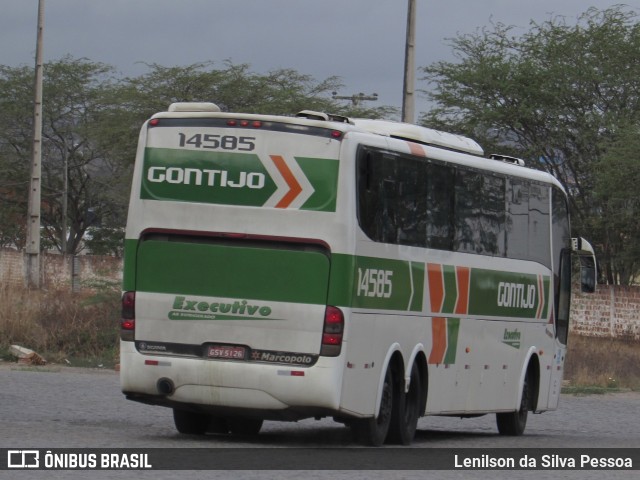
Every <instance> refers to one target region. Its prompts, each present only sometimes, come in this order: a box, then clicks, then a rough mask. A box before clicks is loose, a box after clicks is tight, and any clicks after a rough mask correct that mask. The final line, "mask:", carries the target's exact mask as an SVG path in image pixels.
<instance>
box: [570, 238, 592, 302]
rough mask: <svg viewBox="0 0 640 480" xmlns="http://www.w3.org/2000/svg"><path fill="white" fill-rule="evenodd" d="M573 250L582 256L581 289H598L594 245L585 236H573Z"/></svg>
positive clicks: (585, 291)
mask: <svg viewBox="0 0 640 480" xmlns="http://www.w3.org/2000/svg"><path fill="white" fill-rule="evenodd" d="M571 243H572V250H573V251H574V252H575V253H577V254H578V255H579V257H580V291H582V292H583V293H593V292H595V291H596V278H597V266H596V255H595V252H594V250H593V247H592V246H591V244H590V243H589V242H587V241H586V240H585V239H584V238H572V239H571Z"/></svg>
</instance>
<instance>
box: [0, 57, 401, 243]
mask: <svg viewBox="0 0 640 480" xmlns="http://www.w3.org/2000/svg"><path fill="white" fill-rule="evenodd" d="M148 68H149V72H147V73H145V74H143V75H140V76H138V77H133V78H117V77H116V76H115V75H114V72H113V68H112V67H110V66H108V65H105V64H102V63H97V62H91V61H89V60H87V59H74V58H72V57H64V58H63V59H61V60H58V61H53V62H49V63H47V64H46V65H45V66H44V102H43V107H44V111H43V145H42V150H43V161H42V189H43V194H42V199H43V201H42V205H43V207H42V215H41V217H42V224H43V227H44V228H43V233H44V236H45V238H44V239H43V242H42V244H43V245H44V246H46V247H48V248H57V249H58V250H60V251H64V252H65V253H70V254H75V253H78V251H79V250H81V249H82V248H83V247H84V246H87V247H89V248H90V249H91V251H93V252H94V253H113V254H119V253H120V252H121V249H122V241H121V240H122V238H123V228H124V224H125V220H126V218H125V216H126V207H127V203H128V199H129V190H130V184H131V171H132V168H133V161H134V159H135V151H136V143H137V140H138V133H139V129H140V127H141V125H142V124H143V122H144V121H145V120H146V119H148V118H149V117H150V116H151V115H152V114H154V113H156V112H159V111H165V110H166V109H167V107H168V106H169V105H170V104H171V103H173V102H190V101H213V102H215V103H217V104H219V105H220V107H221V108H223V109H224V110H227V111H234V112H250V113H265V114H275V115H282V114H295V113H296V112H298V111H299V110H303V109H311V110H321V111H327V112H331V113H337V114H341V115H350V116H368V117H379V116H383V115H385V114H388V113H390V112H393V109H390V108H389V107H379V108H374V109H366V108H362V107H360V108H357V109H356V108H354V107H352V106H347V107H344V106H341V105H340V104H338V103H336V102H335V101H334V100H332V99H331V97H330V95H331V92H333V91H334V90H337V89H338V88H339V87H340V81H339V79H338V78H337V77H329V78H327V79H325V80H323V81H320V82H317V81H316V80H314V79H313V78H312V77H311V76H309V75H304V74H301V73H298V72H296V71H295V70H292V69H278V70H274V71H271V72H268V73H266V74H259V73H255V72H252V71H251V70H250V67H249V65H246V64H241V65H234V64H232V63H231V62H226V63H225V64H224V67H223V68H221V69H215V68H213V64H212V63H208V62H207V63H196V64H192V65H187V66H184V67H164V66H161V65H157V64H151V65H148ZM32 85H33V70H32V69H31V68H27V67H18V68H11V67H2V66H0V173H1V174H2V177H0V178H1V180H0V206H1V207H2V211H1V212H0V245H15V246H17V247H21V246H23V245H24V241H25V239H24V236H25V226H26V203H27V195H26V193H27V188H28V182H29V171H28V167H29V165H30V153H31V136H32V121H33V120H32V115H33V113H32V112H33V107H32V102H33V89H32ZM65 179H66V182H65ZM65 200H66V201H65ZM65 212H66V214H65ZM91 227H95V228H91ZM89 228H91V231H90V234H89V235H85V233H86V232H87V230H88V229H89ZM65 233H66V234H65Z"/></svg>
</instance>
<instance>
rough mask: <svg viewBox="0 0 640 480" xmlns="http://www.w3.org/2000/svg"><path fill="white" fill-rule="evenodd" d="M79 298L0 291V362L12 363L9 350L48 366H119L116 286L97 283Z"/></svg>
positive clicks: (57, 292)
mask: <svg viewBox="0 0 640 480" xmlns="http://www.w3.org/2000/svg"><path fill="white" fill-rule="evenodd" d="M85 287H86V288H85V289H84V290H83V292H82V293H72V292H70V291H69V289H68V288H66V289H50V290H46V291H45V290H41V291H35V290H27V289H24V288H17V287H11V286H7V285H2V286H0V358H2V359H3V360H7V361H17V358H16V357H14V356H13V355H12V354H11V353H10V346H11V345H20V346H22V347H26V348H29V349H31V350H33V351H35V352H36V353H38V355H40V356H41V357H44V358H45V359H46V360H47V362H48V363H55V364H61V365H70V366H86V367H98V366H103V367H104V368H113V366H114V365H115V364H116V363H118V356H119V353H118V335H119V318H120V285H119V284H118V283H116V282H99V283H94V284H91V285H86V286H85Z"/></svg>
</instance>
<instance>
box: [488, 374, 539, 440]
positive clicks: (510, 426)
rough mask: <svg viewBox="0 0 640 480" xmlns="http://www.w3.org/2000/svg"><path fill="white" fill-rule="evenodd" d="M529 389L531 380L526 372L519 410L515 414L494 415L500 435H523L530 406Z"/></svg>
mask: <svg viewBox="0 0 640 480" xmlns="http://www.w3.org/2000/svg"><path fill="white" fill-rule="evenodd" d="M531 389H532V385H531V378H530V375H529V372H527V375H526V376H525V377H524V385H523V386H522V400H521V401H520V408H519V409H518V410H516V411H515V412H501V413H496V422H497V424H498V432H499V433H500V435H509V436H519V435H522V434H523V433H524V429H525V427H526V426H527V417H528V414H529V410H531V405H532V398H531V394H532V390H531Z"/></svg>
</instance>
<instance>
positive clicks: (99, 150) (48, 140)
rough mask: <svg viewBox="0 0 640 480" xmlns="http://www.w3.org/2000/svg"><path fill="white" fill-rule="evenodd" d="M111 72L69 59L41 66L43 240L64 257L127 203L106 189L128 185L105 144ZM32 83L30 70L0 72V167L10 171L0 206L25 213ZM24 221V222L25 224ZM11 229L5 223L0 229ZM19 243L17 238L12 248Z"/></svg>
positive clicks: (121, 211) (122, 169) (4, 69)
mask: <svg viewBox="0 0 640 480" xmlns="http://www.w3.org/2000/svg"><path fill="white" fill-rule="evenodd" d="M111 73H112V70H111V67H109V66H106V65H104V64H101V63H95V62H90V61H88V60H86V59H80V60H77V59H72V58H70V57H65V58H63V59H62V60H59V61H55V62H49V63H47V64H45V66H44V91H43V96H44V102H43V134H42V136H43V142H42V158H43V160H42V211H41V220H42V225H43V235H44V237H45V238H44V239H43V243H44V244H45V245H47V244H48V245H49V246H51V247H55V248H57V249H58V250H60V251H63V250H64V253H77V252H78V251H79V250H80V249H81V247H82V238H83V236H84V233H85V231H86V230H87V228H88V227H89V226H91V224H92V223H93V222H94V221H95V219H96V218H101V219H104V218H109V217H118V219H119V221H122V219H123V218H124V211H125V210H124V209H125V207H126V201H123V198H122V197H121V196H120V195H114V189H113V188H112V187H113V186H114V185H118V184H120V183H121V181H123V180H124V181H125V182H127V183H128V180H127V173H128V172H127V167H126V166H123V165H122V164H121V163H120V162H118V161H116V159H114V158H113V156H112V155H111V148H112V146H111V145H110V144H108V142H106V141H105V137H107V136H108V132H109V130H108V129H107V128H106V127H105V124H104V122H102V121H101V120H103V119H104V115H103V112H104V111H106V110H108V107H109V105H107V104H105V101H107V100H112V99H113V98H112V96H110V95H109V92H110V90H112V89H113V88H114V81H113V79H112V77H111ZM32 85H33V72H32V70H31V69H29V68H26V67H19V68H9V67H2V69H1V70H0V98H2V99H3V100H2V103H1V104H0V108H1V109H2V111H1V112H0V130H1V131H0V162H2V163H0V165H2V166H1V167H0V169H2V170H7V171H8V172H9V174H8V175H7V176H6V177H5V182H6V183H4V184H3V185H0V187H1V188H3V191H2V199H3V202H7V203H10V204H12V205H14V206H16V207H17V208H20V209H22V211H23V212H26V200H27V195H26V193H27V185H28V179H29V172H28V170H27V169H28V165H30V162H29V158H30V152H31V135H32V121H33V119H32V115H33V113H32V112H33V107H32V102H33V100H32V96H33V94H32V88H31V86H32ZM25 86H29V87H28V88H27V87H25ZM2 127H6V128H2ZM65 179H66V182H65ZM7 180H9V181H8V182H7ZM107 187H108V188H107ZM127 189H128V187H127ZM116 191H117V189H116ZM65 207H66V208H65ZM65 210H66V211H65ZM25 218H26V217H22V222H23V223H25V224H26V220H25ZM10 227H11V224H10V223H8V224H7V223H3V224H2V231H3V232H6V231H10ZM23 242H24V240H23V239H17V240H16V242H15V244H16V245H18V246H19V245H20V244H21V243H23Z"/></svg>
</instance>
